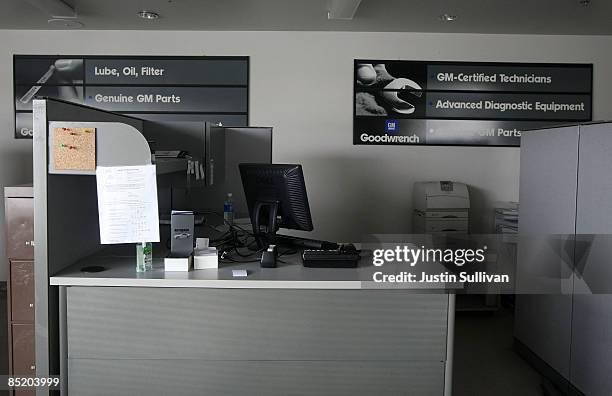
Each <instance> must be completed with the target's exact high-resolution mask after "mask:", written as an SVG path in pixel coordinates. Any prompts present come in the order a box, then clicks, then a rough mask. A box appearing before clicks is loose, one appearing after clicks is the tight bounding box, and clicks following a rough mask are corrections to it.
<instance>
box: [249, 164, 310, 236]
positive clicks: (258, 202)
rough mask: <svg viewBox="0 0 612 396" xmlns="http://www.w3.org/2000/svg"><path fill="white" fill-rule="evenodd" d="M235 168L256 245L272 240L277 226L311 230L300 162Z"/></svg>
mask: <svg viewBox="0 0 612 396" xmlns="http://www.w3.org/2000/svg"><path fill="white" fill-rule="evenodd" d="M239 168H240V176H241V178H242V186H243V188H244V194H245V197H246V201H247V206H248V209H249V214H250V217H251V223H252V225H253V233H254V234H255V236H256V237H257V238H258V243H259V244H260V245H262V244H265V243H266V242H267V243H269V242H271V241H274V239H275V235H276V231H277V230H278V229H279V228H289V229H294V230H302V231H312V229H313V225H312V218H311V217H310V206H309V205H308V196H307V195H306V184H305V183H304V174H303V173H302V166H301V165H288V164H240V165H239ZM262 229H263V230H262Z"/></svg>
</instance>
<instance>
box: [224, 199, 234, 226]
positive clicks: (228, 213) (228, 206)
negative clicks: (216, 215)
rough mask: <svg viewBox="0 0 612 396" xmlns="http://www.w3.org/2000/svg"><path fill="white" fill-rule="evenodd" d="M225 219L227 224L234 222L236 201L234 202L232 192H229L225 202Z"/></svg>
mask: <svg viewBox="0 0 612 396" xmlns="http://www.w3.org/2000/svg"><path fill="white" fill-rule="evenodd" d="M223 220H225V223H226V224H229V225H231V224H233V223H234V203H233V202H232V193H227V198H226V199H225V202H223Z"/></svg>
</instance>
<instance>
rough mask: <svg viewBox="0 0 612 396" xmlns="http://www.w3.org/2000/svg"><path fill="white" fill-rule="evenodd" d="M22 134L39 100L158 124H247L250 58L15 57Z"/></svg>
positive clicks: (19, 131)
mask: <svg viewBox="0 0 612 396" xmlns="http://www.w3.org/2000/svg"><path fill="white" fill-rule="evenodd" d="M13 62H14V94H15V138H31V137H32V100H33V99H34V98H35V97H50V98H55V99H62V100H66V101H70V102H75V103H79V104H85V105H87V106H91V107H95V108H98V109H103V110H108V111H113V112H117V113H121V114H127V115H134V116H136V117H139V118H143V119H151V120H155V121H165V120H167V121H212V122H221V123H223V124H225V125H232V126H245V125H248V97H249V93H248V89H249V58H248V57H190V56H186V57H163V56H162V57H146V56H138V57H122V56H46V55H42V56H41V55H15V56H14V60H13Z"/></svg>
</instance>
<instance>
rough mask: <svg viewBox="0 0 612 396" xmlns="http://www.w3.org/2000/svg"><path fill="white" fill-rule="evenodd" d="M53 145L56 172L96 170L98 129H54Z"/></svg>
mask: <svg viewBox="0 0 612 396" xmlns="http://www.w3.org/2000/svg"><path fill="white" fill-rule="evenodd" d="M53 144H54V147H53V167H54V168H55V170H60V171H62V170H64V171H95V170H96V128H66V127H62V128H53Z"/></svg>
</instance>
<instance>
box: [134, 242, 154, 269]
mask: <svg viewBox="0 0 612 396" xmlns="http://www.w3.org/2000/svg"><path fill="white" fill-rule="evenodd" d="M152 270H153V244H152V243H151V242H143V243H139V244H138V245H136V272H146V271H152Z"/></svg>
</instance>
